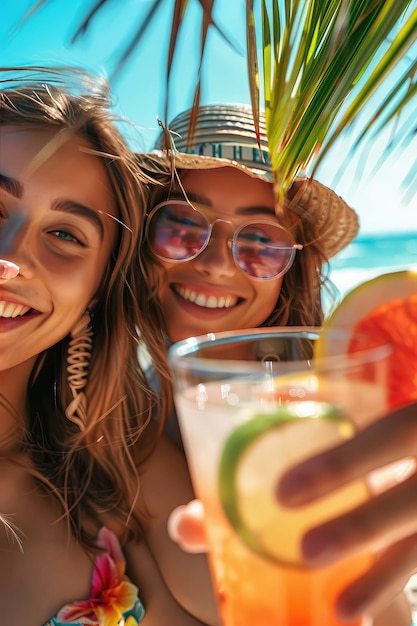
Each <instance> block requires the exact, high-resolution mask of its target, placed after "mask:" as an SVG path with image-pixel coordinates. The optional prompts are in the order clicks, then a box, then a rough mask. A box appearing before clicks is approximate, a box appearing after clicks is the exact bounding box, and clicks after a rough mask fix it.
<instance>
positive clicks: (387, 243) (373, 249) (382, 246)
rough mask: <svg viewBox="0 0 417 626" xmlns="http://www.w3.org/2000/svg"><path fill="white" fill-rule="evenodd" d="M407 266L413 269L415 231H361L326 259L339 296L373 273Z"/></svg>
mask: <svg viewBox="0 0 417 626" xmlns="http://www.w3.org/2000/svg"><path fill="white" fill-rule="evenodd" d="M410 267H414V268H416V270H417V232H409V233H408V232H401V233H391V234H389V233H383V234H376V235H368V234H364V235H359V236H358V237H356V239H354V241H353V242H352V243H351V244H349V245H348V246H347V247H346V248H345V249H344V250H342V251H341V252H339V254H337V255H336V256H335V257H334V258H333V259H330V278H331V280H332V282H333V283H334V284H335V285H336V287H337V288H338V290H339V291H340V294H341V296H343V295H345V294H346V293H347V292H349V291H350V290H351V289H353V288H354V287H356V286H357V285H359V284H361V283H363V282H365V281H366V280H370V279H371V278H374V277H375V276H378V275H380V274H386V273H387V272H395V271H399V270H402V269H407V268H410Z"/></svg>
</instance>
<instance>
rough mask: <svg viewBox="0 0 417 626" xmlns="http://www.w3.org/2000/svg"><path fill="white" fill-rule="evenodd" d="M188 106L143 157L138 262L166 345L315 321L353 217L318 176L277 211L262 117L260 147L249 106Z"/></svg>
mask: <svg viewBox="0 0 417 626" xmlns="http://www.w3.org/2000/svg"><path fill="white" fill-rule="evenodd" d="M189 121H190V111H186V112H184V113H182V114H180V115H179V116H177V117H176V118H175V119H174V120H173V122H172V123H171V124H170V125H169V127H168V130H169V131H170V133H171V138H172V144H171V146H168V147H166V146H165V142H166V139H165V138H166V133H165V134H164V133H162V134H161V137H160V138H159V139H158V141H157V144H156V147H155V150H154V151H153V152H152V153H150V154H147V155H142V156H140V157H139V159H140V161H141V162H143V160H144V161H145V163H146V167H147V169H148V170H149V171H150V173H151V175H152V176H153V177H154V178H156V179H157V180H158V182H159V184H156V185H155V186H154V188H153V192H152V194H151V203H150V210H149V211H148V216H147V224H146V243H145V246H144V249H143V251H142V252H143V257H142V258H143V261H144V264H145V265H146V266H148V267H149V266H152V267H155V269H156V272H155V280H156V285H155V293H156V294H158V297H159V301H160V302H159V303H158V302H155V306H156V308H157V309H159V315H160V319H161V325H162V327H163V329H164V331H165V332H166V333H167V335H168V337H169V339H170V341H178V340H180V339H184V338H185V337H188V336H190V335H201V334H204V333H207V332H220V331H223V330H234V329H239V328H248V327H255V326H271V325H291V326H294V325H308V326H310V325H311V326H318V325H320V324H321V323H322V321H323V309H322V298H321V291H322V287H323V285H326V286H327V287H329V289H328V291H329V292H330V293H331V291H332V289H331V285H330V283H329V281H328V280H327V278H326V276H325V274H324V272H323V267H325V264H326V263H327V261H328V259H329V258H330V257H332V256H333V255H335V254H336V253H337V252H338V251H339V250H341V249H342V248H343V247H344V246H346V245H347V244H348V243H349V242H350V241H351V240H352V239H353V237H354V236H355V235H356V232H357V229H358V221H357V216H356V213H355V212H354V211H353V210H352V209H351V208H350V207H348V206H347V204H346V203H345V202H344V201H343V200H342V199H341V198H339V196H337V195H336V194H335V193H334V192H333V191H331V190H330V189H328V188H327V187H325V186H324V185H321V184H320V183H318V182H317V181H315V180H306V179H301V178H300V179H297V180H296V181H295V183H294V184H293V186H292V188H291V189H290V190H289V193H288V194H287V196H286V198H285V202H284V203H283V205H282V206H278V207H276V201H275V197H274V191H273V176H272V171H271V167H270V164H269V158H268V152H267V138H266V132H265V125H264V121H263V120H261V145H262V148H263V149H262V153H261V152H260V151H259V149H258V146H257V141H256V135H255V130H254V126H253V121H252V112H251V109H250V107H247V106H243V105H219V106H216V105H211V106H205V107H201V108H200V111H199V116H198V120H197V125H196V129H195V131H194V135H193V139H192V141H191V143H190V144H188V142H187V135H188V126H189Z"/></svg>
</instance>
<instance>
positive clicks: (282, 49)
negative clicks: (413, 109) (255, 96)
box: [262, 0, 417, 194]
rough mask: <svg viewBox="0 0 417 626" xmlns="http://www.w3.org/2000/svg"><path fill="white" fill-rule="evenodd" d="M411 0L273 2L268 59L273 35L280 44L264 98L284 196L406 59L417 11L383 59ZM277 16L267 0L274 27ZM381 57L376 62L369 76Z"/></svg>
mask: <svg viewBox="0 0 417 626" xmlns="http://www.w3.org/2000/svg"><path fill="white" fill-rule="evenodd" d="M277 4H278V16H279V17H276V14H277V10H276V5H277ZM409 4H410V3H409V2H408V1H401V0H385V1H380V0H350V1H349V2H346V1H345V0H331V1H330V2H320V1H317V0H311V1H309V2H299V1H298V0H293V1H290V0H287V2H285V6H283V5H282V3H280V2H278V3H277V2H274V3H273V10H272V16H273V22H274V23H273V25H272V27H271V26H270V33H269V35H268V34H267V35H265V34H263V47H264V57H265V55H266V54H268V50H270V49H271V43H270V41H271V39H272V40H273V42H274V43H273V46H272V48H273V64H272V67H271V69H270V71H269V72H266V73H265V74H264V81H265V89H264V93H265V100H264V101H265V108H266V123H267V134H268V142H269V150H270V154H271V162H272V167H273V170H274V174H275V178H276V181H277V186H278V188H279V190H280V193H281V194H283V193H284V192H285V190H286V189H287V188H288V186H289V185H290V184H291V183H292V181H293V180H294V178H295V176H296V175H297V173H298V172H299V171H300V170H304V171H305V170H307V168H308V167H309V166H310V167H312V166H314V167H317V166H318V164H319V163H320V162H321V160H322V159H323V158H324V156H325V155H326V154H327V153H328V151H329V150H330V148H331V146H332V145H333V144H334V142H335V141H336V139H337V138H338V137H339V136H340V135H341V133H342V132H343V131H344V130H345V129H346V128H347V127H348V126H349V125H350V124H351V123H352V122H353V121H354V120H356V119H357V118H358V116H359V114H360V113H361V112H362V111H363V110H364V107H365V105H366V104H367V103H368V102H369V100H370V98H371V96H372V95H373V94H374V93H375V91H376V89H377V88H378V87H380V86H381V84H382V83H383V81H384V80H385V79H386V78H387V76H389V75H390V73H391V72H392V70H393V68H394V67H395V66H396V65H397V63H398V61H399V60H400V59H404V56H405V54H406V52H407V50H408V48H409V47H410V46H411V45H412V43H413V42H414V41H415V38H416V32H417V22H416V16H417V9H416V10H415V11H414V12H412V13H411V15H410V16H409V17H408V19H407V20H406V21H405V22H404V24H403V25H402V27H401V28H400V29H398V32H397V34H396V35H395V37H394V38H393V39H392V41H391V45H390V46H389V48H388V50H387V51H385V53H383V54H382V55H381V58H380V59H379V60H377V61H375V59H376V58H377V57H378V54H380V52H381V47H382V46H383V44H384V42H385V43H386V41H387V38H388V37H389V35H390V34H391V33H392V31H393V29H394V28H395V27H396V26H397V25H398V23H399V21H400V20H401V18H403V16H404V14H405V12H406V11H407V9H408V7H409ZM270 16H271V8H270V7H269V9H268V7H267V4H266V2H265V1H264V2H263V5H262V23H263V24H264V25H267V27H268V24H270V23H271V19H270ZM264 28H265V26H264ZM265 50H266V53H265ZM373 62H375V63H376V65H375V67H374V68H373V70H372V71H370V73H369V75H367V71H368V68H370V66H371V65H372V63H373ZM414 72H415V63H414V64H411V67H410V68H409V69H408V70H407V72H406V76H408V77H409V79H411V77H412V76H414ZM404 81H405V76H404V75H403V76H402V78H401V79H400V81H399V83H398V84H397V85H396V87H394V88H393V89H392V90H391V92H390V93H388V94H387V96H386V97H385V99H384V100H383V102H382V103H381V104H380V106H379V108H378V117H380V116H381V114H382V112H383V111H385V110H386V109H387V107H388V105H389V104H390V103H391V102H392V100H393V97H394V96H396V95H398V93H399V91H400V88H401V86H402V85H403V83H404ZM414 92H415V90H414V88H413V87H410V88H409V89H408V90H407V93H406V94H405V95H404V96H403V97H402V99H401V98H400V99H399V100H398V102H397V105H396V109H395V111H396V113H398V111H400V110H401V108H403V107H404V106H405V104H406V103H407V102H408V101H409V100H410V98H411V97H412V95H413V94H414ZM346 103H349V104H348V105H347V104H346ZM345 107H347V108H346V110H345V111H344V108H345ZM336 118H338V121H337V122H336ZM375 119H376V117H375V115H373V116H372V120H371V121H370V122H368V124H367V125H365V127H364V129H363V132H362V135H361V137H362V138H363V137H365V136H366V135H367V133H368V132H369V131H370V130H371V128H372V126H373V123H374V120H375ZM389 119H390V116H387V117H386V118H385V120H383V121H380V126H379V128H380V129H381V128H382V127H383V126H384V125H385V123H387V121H388V120H389ZM380 120H382V118H380ZM313 171H314V170H313Z"/></svg>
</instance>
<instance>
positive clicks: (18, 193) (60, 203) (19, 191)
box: [0, 174, 104, 239]
mask: <svg viewBox="0 0 417 626" xmlns="http://www.w3.org/2000/svg"><path fill="white" fill-rule="evenodd" d="M0 188H1V189H4V191H6V192H7V193H9V194H10V195H12V196H13V197H15V198H18V199H19V200H20V199H21V198H22V197H23V190H24V188H23V185H22V184H21V183H20V182H19V181H18V180H16V179H15V178H10V177H9V176H5V175H4V174H0ZM52 210H53V211H62V212H64V213H73V214H75V215H80V216H81V217H85V218H86V219H88V220H89V221H90V222H91V223H92V224H93V225H94V226H95V227H96V228H97V230H98V232H99V234H100V238H101V239H103V236H104V228H103V222H102V221H101V218H100V215H99V213H97V211H94V210H93V209H90V208H89V207H88V206H86V205H85V204H82V203H81V202H75V201H74V200H56V201H55V202H54V203H53V205H52Z"/></svg>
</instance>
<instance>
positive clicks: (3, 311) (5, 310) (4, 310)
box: [0, 302, 30, 317]
mask: <svg viewBox="0 0 417 626" xmlns="http://www.w3.org/2000/svg"><path fill="white" fill-rule="evenodd" d="M28 311H30V307H29V306H24V305H23V304H14V303H13V302H0V317H20V316H21V315H24V314H25V313H27V312H28Z"/></svg>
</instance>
